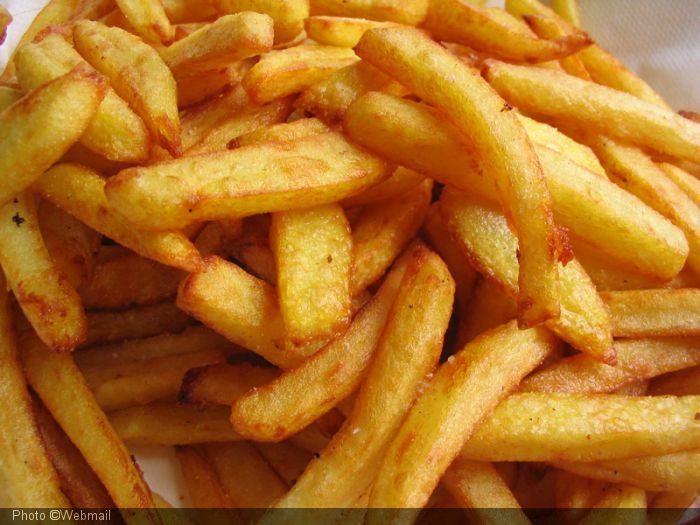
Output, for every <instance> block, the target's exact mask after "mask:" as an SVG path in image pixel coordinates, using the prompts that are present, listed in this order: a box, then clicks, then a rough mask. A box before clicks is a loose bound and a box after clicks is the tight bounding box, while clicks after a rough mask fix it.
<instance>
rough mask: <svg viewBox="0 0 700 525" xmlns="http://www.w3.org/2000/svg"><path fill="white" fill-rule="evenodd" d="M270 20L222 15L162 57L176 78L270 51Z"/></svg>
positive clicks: (249, 15) (250, 15) (260, 16)
mask: <svg viewBox="0 0 700 525" xmlns="http://www.w3.org/2000/svg"><path fill="white" fill-rule="evenodd" d="M272 39H273V33H272V19H271V18H270V17H269V16H267V15H263V14H260V13H252V12H245V13H240V14H237V15H228V16H222V17H221V18H219V19H217V20H216V22H212V23H211V24H207V25H206V26H204V27H202V28H201V29H199V30H197V31H195V32H194V33H192V34H191V35H189V36H186V37H185V38H183V39H181V40H178V41H177V42H175V43H174V44H172V45H170V46H168V47H167V48H166V49H165V50H164V51H163V53H162V54H161V57H162V58H163V60H164V61H165V63H166V64H167V65H168V67H169V68H170V69H171V71H172V72H173V74H174V75H175V76H176V77H177V76H179V75H180V73H186V74H188V75H191V74H192V73H195V72H198V71H207V70H211V69H216V68H222V67H227V66H230V65H231V64H232V63H233V62H236V61H238V60H243V59H246V58H249V57H252V56H255V55H259V54H261V53H265V52H267V51H270V50H271V49H272Z"/></svg>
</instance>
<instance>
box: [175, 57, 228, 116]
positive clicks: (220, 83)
mask: <svg viewBox="0 0 700 525" xmlns="http://www.w3.org/2000/svg"><path fill="white" fill-rule="evenodd" d="M240 78H241V75H240V72H239V70H238V67H236V65H233V66H230V67H226V68H223V69H213V70H211V71H202V72H198V73H197V74H195V75H191V76H181V77H179V78H178V79H177V105H178V107H180V108H188V107H190V106H194V105H195V104H198V103H200V102H203V101H204V100H206V99H208V98H211V97H214V96H215V95H218V94H219V93H221V92H222V91H223V90H224V89H226V88H227V87H228V86H231V85H233V84H235V83H236V82H237V81H239V80H240Z"/></svg>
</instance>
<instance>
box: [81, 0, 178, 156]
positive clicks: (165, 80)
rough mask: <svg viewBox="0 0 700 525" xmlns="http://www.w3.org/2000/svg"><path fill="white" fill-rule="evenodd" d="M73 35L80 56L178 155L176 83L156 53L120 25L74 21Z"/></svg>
mask: <svg viewBox="0 0 700 525" xmlns="http://www.w3.org/2000/svg"><path fill="white" fill-rule="evenodd" d="M129 1H133V0H129ZM149 1H156V0H149ZM73 39H74V41H75V48H76V49H77V50H78V52H79V53H80V54H81V55H82V56H83V58H84V59H85V60H87V61H88V63H89V64H90V65H91V66H92V67H94V68H95V69H97V70H98V71H99V72H100V73H102V74H103V75H105V76H106V77H107V78H109V80H110V82H111V84H112V88H114V91H116V93H117V95H119V96H120V97H121V98H123V99H124V100H125V101H126V102H127V103H128V104H129V105H130V106H131V107H132V108H133V109H134V111H135V112H136V113H137V114H138V115H139V116H140V117H141V118H142V119H143V122H144V123H145V124H146V127H147V128H148V129H149V131H150V132H151V135H152V136H153V138H154V140H155V141H156V142H157V143H158V144H159V145H160V146H162V147H164V148H165V149H167V150H168V151H169V152H170V154H171V155H173V156H174V157H179V156H180V155H182V141H181V138H180V118H179V116H178V112H177V86H176V84H175V79H174V78H173V75H172V73H171V72H170V69H168V66H167V65H165V63H164V62H163V60H162V59H161V58H160V56H158V53H157V52H156V51H155V50H154V49H153V48H152V47H150V46H149V45H147V44H145V43H143V42H142V41H141V40H140V39H139V38H138V37H135V36H134V35H131V34H129V33H127V32H126V31H124V30H123V29H119V28H117V27H111V28H108V27H106V26H104V25H102V24H100V23H98V22H90V21H87V20H82V21H80V22H78V23H76V25H75V27H74V29H73Z"/></svg>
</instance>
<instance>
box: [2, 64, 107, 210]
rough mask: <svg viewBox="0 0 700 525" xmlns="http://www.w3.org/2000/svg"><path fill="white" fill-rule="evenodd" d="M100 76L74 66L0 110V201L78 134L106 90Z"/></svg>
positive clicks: (32, 178) (44, 167) (27, 181)
mask: <svg viewBox="0 0 700 525" xmlns="http://www.w3.org/2000/svg"><path fill="white" fill-rule="evenodd" d="M106 88H107V86H106V82H105V80H104V79H103V78H102V77H100V76H98V75H96V74H95V73H94V72H91V71H88V70H86V69H84V68H76V69H73V70H72V71H71V72H70V73H68V74H67V75H63V76H62V77H59V78H57V79H55V80H53V81H52V82H49V83H48V84H45V85H43V86H41V87H40V88H38V89H36V90H34V91H32V92H30V93H28V94H27V95H26V96H25V97H24V98H22V99H21V100H19V101H18V102H16V103H15V104H13V105H12V106H10V107H9V108H8V109H6V110H5V111H4V112H2V113H0V150H2V152H3V154H2V156H1V157H0V172H2V173H4V174H5V175H4V176H3V182H2V185H1V186H0V203H1V204H4V203H6V202H7V201H9V200H10V199H12V197H14V196H15V195H16V194H17V193H19V192H20V191H22V190H23V189H24V188H26V187H27V186H29V185H30V184H31V183H32V182H34V181H35V180H36V179H37V178H39V176H40V175H41V174H42V173H43V172H44V171H46V170H47V169H48V168H49V167H51V165H52V164H53V163H54V162H56V161H57V160H58V159H60V158H61V156H62V155H63V154H64V153H65V152H66V151H67V150H68V148H69V147H70V146H71V145H72V144H73V143H74V142H76V141H77V140H78V138H80V136H81V135H82V134H83V132H84V131H85V129H86V128H87V127H88V125H89V124H90V121H91V119H92V118H93V115H94V114H95V112H96V111H97V108H98V106H99V105H100V102H101V101H102V98H103V97H104V95H105V91H106Z"/></svg>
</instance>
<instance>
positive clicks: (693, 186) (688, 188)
mask: <svg viewBox="0 0 700 525" xmlns="http://www.w3.org/2000/svg"><path fill="white" fill-rule="evenodd" d="M658 166H659V168H661V169H662V170H663V172H664V173H665V174H666V176H667V177H668V178H669V179H671V180H672V181H673V182H675V183H676V184H677V185H678V187H679V188H681V189H682V190H683V191H684V192H685V193H686V194H687V195H688V197H690V198H691V199H692V201H693V202H694V203H695V205H696V206H700V180H698V179H697V178H695V177H694V176H693V175H691V174H690V173H688V172H687V171H685V170H683V169H681V168H679V167H678V166H674V165H673V164H668V163H666V162H662V163H660V164H658Z"/></svg>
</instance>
